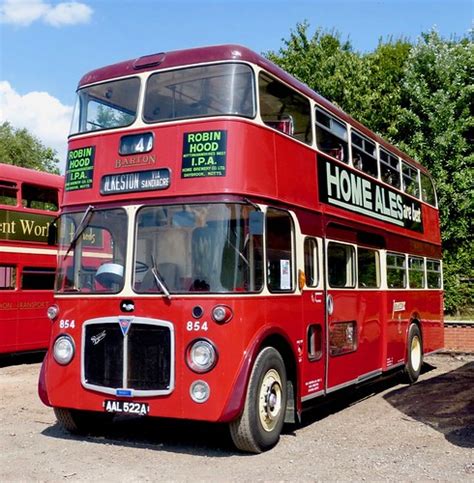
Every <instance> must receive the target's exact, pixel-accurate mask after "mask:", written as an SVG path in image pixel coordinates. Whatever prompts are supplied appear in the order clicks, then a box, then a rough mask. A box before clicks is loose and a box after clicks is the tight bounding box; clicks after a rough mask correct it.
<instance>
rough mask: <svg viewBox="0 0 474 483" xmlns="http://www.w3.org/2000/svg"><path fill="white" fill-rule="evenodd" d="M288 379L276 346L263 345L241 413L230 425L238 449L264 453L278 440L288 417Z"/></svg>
mask: <svg viewBox="0 0 474 483" xmlns="http://www.w3.org/2000/svg"><path fill="white" fill-rule="evenodd" d="M286 381H287V379H286V369H285V364H284V362H283V359H282V357H281V355H280V353H279V352H278V351H277V350H276V349H274V348H273V347H266V348H264V349H263V350H262V351H261V352H260V353H259V354H258V356H257V359H256V360H255V364H254V366H253V369H252V373H251V375H250V381H249V385H248V388H247V395H246V399H245V405H244V410H243V412H242V415H241V416H240V417H239V418H238V419H236V420H235V421H232V422H231V423H230V426H229V427H230V434H231V436H232V441H233V442H234V444H235V446H236V447H237V448H238V449H240V450H242V451H248V452H250V453H261V452H262V451H265V450H267V449H270V448H272V447H273V446H275V444H277V443H278V440H279V439H280V433H281V430H282V428H283V423H284V420H285V412H286V402H287V384H286Z"/></svg>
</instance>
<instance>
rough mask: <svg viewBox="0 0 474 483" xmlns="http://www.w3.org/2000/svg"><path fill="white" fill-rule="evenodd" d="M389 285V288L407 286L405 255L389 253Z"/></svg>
mask: <svg viewBox="0 0 474 483" xmlns="http://www.w3.org/2000/svg"><path fill="white" fill-rule="evenodd" d="M387 285H388V288H405V287H406V286H407V276H406V261H405V255H398V254H396V253H387Z"/></svg>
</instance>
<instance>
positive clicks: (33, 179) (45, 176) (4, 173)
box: [0, 163, 64, 188]
mask: <svg viewBox="0 0 474 483" xmlns="http://www.w3.org/2000/svg"><path fill="white" fill-rule="evenodd" d="M2 179H4V180H10V181H17V182H18V181H21V182H26V183H32V184H40V185H44V186H51V187H56V188H62V187H63V184H64V177H63V176H60V175H58V174H52V173H46V172H44V171H37V170H35V169H29V168H22V167H20V166H14V165H12V164H3V163H0V180H2Z"/></svg>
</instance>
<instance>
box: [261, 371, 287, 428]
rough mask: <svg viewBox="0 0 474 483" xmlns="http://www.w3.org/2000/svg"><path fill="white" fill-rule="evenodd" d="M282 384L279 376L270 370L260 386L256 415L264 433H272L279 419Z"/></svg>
mask: <svg viewBox="0 0 474 483" xmlns="http://www.w3.org/2000/svg"><path fill="white" fill-rule="evenodd" d="M281 410H282V384H281V378H280V374H278V372H277V371H276V370H275V369H270V370H269V371H268V372H267V373H266V374H265V376H264V378H263V381H262V385H261V386H260V394H259V401H258V415H259V418H260V422H261V423H262V427H263V429H264V430H265V431H272V430H273V429H274V428H275V426H276V424H277V422H278V421H279V419H280V417H281Z"/></svg>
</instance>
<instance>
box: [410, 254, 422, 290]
mask: <svg viewBox="0 0 474 483" xmlns="http://www.w3.org/2000/svg"><path fill="white" fill-rule="evenodd" d="M408 278H409V280H410V288H424V286H425V263H424V260H423V258H419V257H409V258H408Z"/></svg>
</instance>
